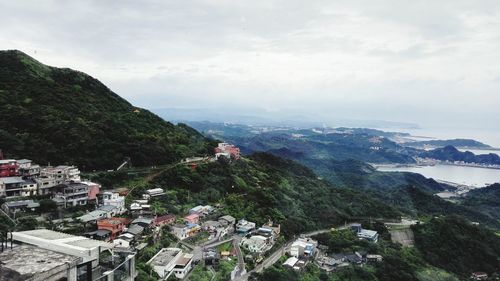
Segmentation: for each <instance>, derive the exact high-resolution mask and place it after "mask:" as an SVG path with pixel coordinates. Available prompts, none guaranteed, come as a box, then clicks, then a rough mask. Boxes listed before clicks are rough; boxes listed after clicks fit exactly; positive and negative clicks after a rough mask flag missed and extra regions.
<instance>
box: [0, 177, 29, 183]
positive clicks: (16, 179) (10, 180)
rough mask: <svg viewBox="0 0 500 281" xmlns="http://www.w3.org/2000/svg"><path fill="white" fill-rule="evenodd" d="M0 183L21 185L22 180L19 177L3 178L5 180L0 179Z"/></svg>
mask: <svg viewBox="0 0 500 281" xmlns="http://www.w3.org/2000/svg"><path fill="white" fill-rule="evenodd" d="M0 182H3V183H4V184H14V183H23V182H24V180H23V178H21V177H5V178H0Z"/></svg>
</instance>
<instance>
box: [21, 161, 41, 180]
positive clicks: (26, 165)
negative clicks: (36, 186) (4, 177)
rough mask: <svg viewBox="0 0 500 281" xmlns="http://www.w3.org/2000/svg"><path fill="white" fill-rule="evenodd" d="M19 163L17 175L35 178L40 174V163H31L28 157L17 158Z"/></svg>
mask: <svg viewBox="0 0 500 281" xmlns="http://www.w3.org/2000/svg"><path fill="white" fill-rule="evenodd" d="M17 164H18V165H19V175H20V176H22V177H23V178H28V179H35V178H37V177H39V176H40V171H41V170H42V169H41V167H40V165H37V164H33V163H32V161H31V160H29V159H21V160H17Z"/></svg>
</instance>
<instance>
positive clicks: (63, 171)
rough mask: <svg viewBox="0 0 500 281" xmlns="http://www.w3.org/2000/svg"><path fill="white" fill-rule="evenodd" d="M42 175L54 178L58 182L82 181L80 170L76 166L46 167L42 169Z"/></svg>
mask: <svg viewBox="0 0 500 281" xmlns="http://www.w3.org/2000/svg"><path fill="white" fill-rule="evenodd" d="M40 176H41V177H46V178H53V179H55V180H56V181H58V182H59V183H58V184H61V183H64V182H69V181H80V180H81V179H80V170H78V168H77V167H76V166H65V165H61V166H57V167H45V168H43V169H42V170H41V171H40Z"/></svg>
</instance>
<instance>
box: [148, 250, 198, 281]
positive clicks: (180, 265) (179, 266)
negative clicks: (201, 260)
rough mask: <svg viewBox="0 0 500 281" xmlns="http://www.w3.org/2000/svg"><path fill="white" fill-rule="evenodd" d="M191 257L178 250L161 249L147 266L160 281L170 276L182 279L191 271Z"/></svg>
mask: <svg viewBox="0 0 500 281" xmlns="http://www.w3.org/2000/svg"><path fill="white" fill-rule="evenodd" d="M192 262H193V255H192V254H187V253H183V252H182V250H181V249H179V248H163V249H161V250H160V251H159V252H158V253H157V254H156V255H155V256H154V257H152V258H151V259H150V260H149V261H148V262H147V264H149V265H151V266H152V267H153V270H154V271H155V272H156V273H157V274H158V276H160V278H161V279H162V280H166V279H168V278H169V277H170V276H171V275H172V274H174V275H175V277H176V278H179V279H183V278H184V277H186V275H187V274H188V273H189V271H190V270H191V269H192Z"/></svg>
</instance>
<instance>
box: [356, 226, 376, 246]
mask: <svg viewBox="0 0 500 281" xmlns="http://www.w3.org/2000/svg"><path fill="white" fill-rule="evenodd" d="M357 235H358V238H360V239H365V240H368V241H370V242H373V243H377V242H378V233H377V232H376V231H375V230H368V229H361V230H360V231H359V232H358V234H357Z"/></svg>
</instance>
